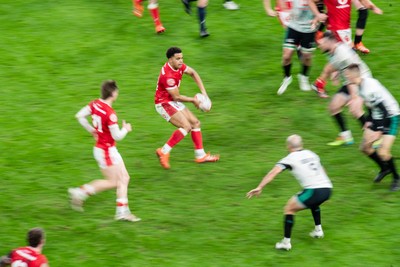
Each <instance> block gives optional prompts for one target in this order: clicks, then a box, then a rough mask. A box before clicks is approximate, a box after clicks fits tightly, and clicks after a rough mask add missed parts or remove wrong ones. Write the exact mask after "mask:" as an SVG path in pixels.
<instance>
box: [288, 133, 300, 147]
mask: <svg viewBox="0 0 400 267" xmlns="http://www.w3.org/2000/svg"><path fill="white" fill-rule="evenodd" d="M286 144H287V146H288V148H289V150H299V149H302V148H303V140H302V139H301V136H300V135H297V134H293V135H291V136H289V137H288V138H287V139H286Z"/></svg>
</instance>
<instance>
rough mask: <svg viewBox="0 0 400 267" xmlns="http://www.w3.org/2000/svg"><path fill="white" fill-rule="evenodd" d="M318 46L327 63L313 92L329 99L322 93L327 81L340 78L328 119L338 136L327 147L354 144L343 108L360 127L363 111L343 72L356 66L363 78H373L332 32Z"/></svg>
mask: <svg viewBox="0 0 400 267" xmlns="http://www.w3.org/2000/svg"><path fill="white" fill-rule="evenodd" d="M318 46H319V48H320V49H321V51H322V52H323V53H327V54H328V55H329V62H328V64H326V65H325V67H324V70H323V71H322V73H321V74H320V76H319V78H318V79H317V80H316V81H315V82H314V84H313V89H314V90H316V91H317V93H318V94H319V95H320V97H328V95H327V94H326V93H325V92H326V91H325V85H326V81H327V79H328V77H330V76H331V75H332V74H336V77H337V76H338V75H341V76H342V81H343V82H342V87H341V88H340V89H339V91H338V92H337V93H336V94H335V95H334V96H333V97H332V100H331V102H330V103H329V112H330V114H331V116H332V117H334V119H335V121H336V122H337V124H338V126H339V128H340V130H341V132H340V134H339V136H338V138H337V139H336V140H335V141H333V142H330V143H328V145H331V146H340V145H350V144H353V143H354V139H353V136H352V134H351V131H350V130H349V129H348V128H347V126H346V123H345V120H344V117H343V114H342V109H343V107H345V106H346V105H349V109H350V112H351V113H352V115H353V116H354V117H355V118H357V119H358V120H359V122H360V123H361V127H363V126H364V124H365V122H366V118H365V116H364V110H363V108H362V99H361V98H360V97H359V96H358V95H357V93H356V90H357V89H356V88H355V86H354V85H352V84H349V82H348V81H347V80H346V78H345V77H344V73H343V71H344V70H345V69H346V68H347V67H348V66H350V65H351V64H358V65H359V66H360V68H361V74H362V76H363V77H372V73H371V71H370V70H369V68H368V66H367V64H365V63H364V62H363V61H362V60H361V58H360V57H359V56H358V55H357V53H356V52H355V51H354V50H353V49H351V47H350V46H348V45H346V44H344V43H342V42H338V41H337V38H336V35H335V34H334V33H333V32H330V31H327V32H324V34H323V37H322V38H321V39H320V40H319V43H318Z"/></svg>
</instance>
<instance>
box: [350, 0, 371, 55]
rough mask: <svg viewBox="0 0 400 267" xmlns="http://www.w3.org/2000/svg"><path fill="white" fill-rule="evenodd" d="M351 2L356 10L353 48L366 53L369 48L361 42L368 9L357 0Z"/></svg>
mask: <svg viewBox="0 0 400 267" xmlns="http://www.w3.org/2000/svg"><path fill="white" fill-rule="evenodd" d="M352 3H353V5H354V7H355V9H356V10H357V12H358V18H357V22H356V34H355V35H354V49H355V50H357V51H360V52H361V53H363V54H368V53H369V52H370V51H369V49H368V48H366V47H365V46H364V44H363V43H362V37H363V34H364V31H365V26H366V25H367V18H368V9H367V8H366V7H364V6H363V5H362V4H361V3H360V1H359V0H352Z"/></svg>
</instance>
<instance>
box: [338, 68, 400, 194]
mask: <svg viewBox="0 0 400 267" xmlns="http://www.w3.org/2000/svg"><path fill="white" fill-rule="evenodd" d="M345 75H346V78H347V80H348V81H349V82H350V83H353V84H355V85H357V86H358V87H359V94H360V96H361V97H362V98H363V99H364V103H365V105H366V106H367V108H368V109H369V110H370V117H369V118H368V120H367V122H366V123H365V125H364V135H363V142H362V144H361V150H362V151H363V152H364V154H366V155H367V156H368V157H370V158H371V159H372V160H373V161H375V162H376V163H377V164H378V166H379V167H380V172H379V173H378V175H377V176H376V177H375V179H374V182H376V183H378V182H380V181H381V180H382V179H383V178H384V177H385V176H386V175H388V174H390V173H392V174H393V182H392V185H391V187H390V189H391V190H392V191H397V190H399V189H400V185H399V174H398V173H397V169H396V166H395V163H394V159H393V156H392V154H391V149H392V146H393V143H394V141H395V139H396V134H397V128H398V125H399V118H400V116H399V115H400V108H399V103H398V102H397V101H396V99H395V98H394V97H393V96H392V94H391V93H390V92H389V91H388V90H387V89H386V88H385V87H384V86H383V85H382V84H381V83H380V82H379V81H378V80H376V79H374V78H365V77H362V75H361V72H360V67H359V65H357V64H352V65H350V66H349V67H348V68H347V69H346V70H345ZM381 137H382V144H381V145H380V147H379V148H378V149H377V150H375V149H374V148H373V143H374V142H375V141H376V140H378V139H380V138H381Z"/></svg>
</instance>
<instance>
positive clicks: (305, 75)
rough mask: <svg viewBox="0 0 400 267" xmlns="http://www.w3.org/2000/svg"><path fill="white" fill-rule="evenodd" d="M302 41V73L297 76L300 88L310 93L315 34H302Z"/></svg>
mask: <svg viewBox="0 0 400 267" xmlns="http://www.w3.org/2000/svg"><path fill="white" fill-rule="evenodd" d="M301 36H302V38H301V41H300V46H301V55H302V56H301V65H302V69H301V73H300V74H298V75H297V78H298V79H299V87H300V89H301V90H303V91H310V90H311V85H310V82H309V72H310V68H311V63H312V53H313V52H314V50H315V42H314V39H315V33H314V32H312V33H302V34H301Z"/></svg>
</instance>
